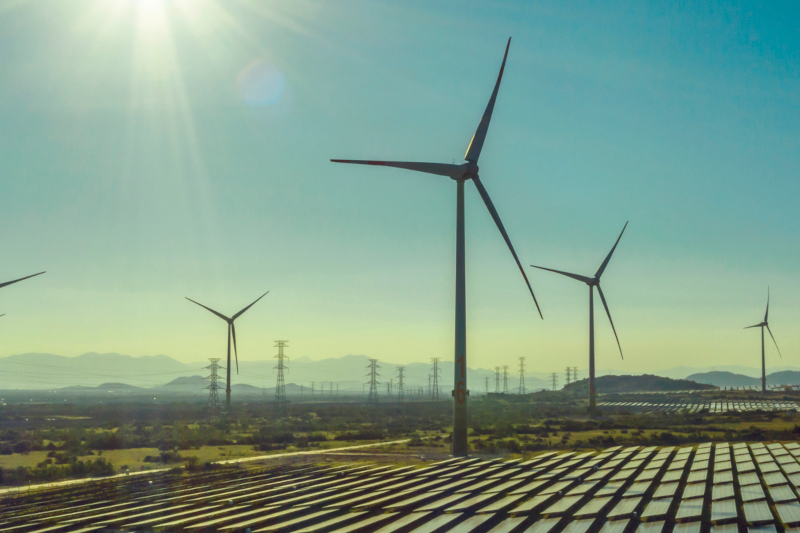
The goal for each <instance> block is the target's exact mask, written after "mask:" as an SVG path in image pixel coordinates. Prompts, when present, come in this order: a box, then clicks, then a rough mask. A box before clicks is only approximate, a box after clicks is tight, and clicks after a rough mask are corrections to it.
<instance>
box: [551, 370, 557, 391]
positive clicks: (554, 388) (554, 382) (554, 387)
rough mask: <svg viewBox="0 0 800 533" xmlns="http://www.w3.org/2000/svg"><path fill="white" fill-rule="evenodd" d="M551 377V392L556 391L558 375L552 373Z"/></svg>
mask: <svg viewBox="0 0 800 533" xmlns="http://www.w3.org/2000/svg"><path fill="white" fill-rule="evenodd" d="M552 376H553V390H556V387H557V386H558V374H556V373H555V372H553V374H552Z"/></svg>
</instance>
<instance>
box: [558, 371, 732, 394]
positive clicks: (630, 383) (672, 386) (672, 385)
mask: <svg viewBox="0 0 800 533" xmlns="http://www.w3.org/2000/svg"><path fill="white" fill-rule="evenodd" d="M594 383H595V385H594V386H595V390H596V392H597V393H598V394H608V393H614V392H645V391H646V392H664V391H681V390H714V389H717V388H718V387H715V386H714V385H704V384H701V383H697V382H695V381H690V380H688V379H670V378H663V377H661V376H653V375H651V374H644V375H641V376H601V377H599V378H596V379H595V381H594ZM588 388H589V380H588V379H582V380H580V381H576V382H575V383H570V384H569V385H567V386H565V387H564V389H563V390H564V391H565V392H569V393H576V394H585V393H586V389H588Z"/></svg>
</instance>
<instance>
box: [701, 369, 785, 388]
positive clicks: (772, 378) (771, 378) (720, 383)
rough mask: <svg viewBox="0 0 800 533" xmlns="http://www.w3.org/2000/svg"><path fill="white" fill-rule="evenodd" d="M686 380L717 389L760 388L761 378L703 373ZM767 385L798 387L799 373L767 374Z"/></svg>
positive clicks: (731, 373) (724, 373)
mask: <svg viewBox="0 0 800 533" xmlns="http://www.w3.org/2000/svg"><path fill="white" fill-rule="evenodd" d="M686 379H691V380H694V381H697V382H698V383H709V384H712V385H716V386H717V387H750V386H753V385H755V386H760V385H761V378H752V377H750V376H743V375H742V374H734V373H733V372H703V373H699V374H692V375H691V376H689V377H687V378H686ZM769 385H800V372H798V371H796V370H783V371H780V372H773V373H772V374H767V386H769Z"/></svg>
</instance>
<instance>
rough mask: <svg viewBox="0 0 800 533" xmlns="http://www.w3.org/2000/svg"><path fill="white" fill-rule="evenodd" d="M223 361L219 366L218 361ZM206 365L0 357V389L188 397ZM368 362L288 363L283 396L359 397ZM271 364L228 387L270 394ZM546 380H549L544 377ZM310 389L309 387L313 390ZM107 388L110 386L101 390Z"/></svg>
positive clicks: (386, 373) (386, 367)
mask: <svg viewBox="0 0 800 533" xmlns="http://www.w3.org/2000/svg"><path fill="white" fill-rule="evenodd" d="M221 362H223V361H221ZM208 364H209V363H208V361H198V362H195V363H189V364H186V363H181V362H179V361H176V360H175V359H172V358H171V357H168V356H165V355H156V356H140V357H133V356H130V355H122V354H117V353H107V354H98V353H86V354H83V355H79V356H77V357H65V356H61V355H54V354H43V353H28V354H19V355H12V356H8V357H1V358H0V389H3V390H13V389H17V390H51V389H61V388H64V387H98V386H101V385H102V386H104V387H106V385H108V384H110V383H115V384H117V385H114V386H111V387H110V388H112V389H113V388H115V387H116V388H119V387H120V386H134V387H142V388H154V387H155V388H159V389H164V390H165V391H167V392H169V391H172V392H190V391H194V390H201V391H202V390H203V389H204V388H205V387H207V386H208V381H206V380H204V379H203V378H202V377H201V376H207V375H208V374H209V371H208V370H207V369H205V367H207V366H208ZM368 366H369V358H368V357H367V356H365V355H346V356H343V357H338V358H328V359H322V360H319V361H313V360H311V359H310V358H308V357H299V358H297V359H295V360H291V359H290V360H289V361H288V362H287V370H286V373H285V380H286V386H287V394H293V393H294V392H290V391H295V390H297V393H298V394H299V393H300V392H301V391H302V392H303V393H305V394H310V393H311V388H312V386H313V387H314V390H315V392H317V393H319V392H320V391H324V393H328V394H329V393H330V391H331V386H332V387H333V390H334V391H335V390H337V387H338V390H339V391H340V392H350V393H353V392H363V391H365V389H366V383H367V379H368V378H367V376H366V374H367V372H368V368H367V367H368ZM379 366H380V368H379V370H378V372H379V377H378V382H379V391H380V392H381V393H385V392H386V391H387V386H388V385H387V383H389V382H390V381H391V383H392V386H393V390H396V388H397V385H398V381H399V378H398V371H397V366H398V365H395V364H392V363H388V362H383V361H381V362H379ZM403 366H404V368H405V371H404V380H403V381H404V387H405V389H406V393H408V394H412V393H414V392H416V391H418V390H419V389H423V390H424V391H427V388H428V381H429V378H428V376H429V375H431V374H432V373H433V365H432V364H431V363H411V364H408V365H403ZM274 367H275V361H274V360H268V361H239V373H238V374H237V373H236V369H235V367H234V368H233V369H232V378H231V381H232V383H233V388H236V386H237V385H249V386H252V387H254V388H257V389H258V390H260V391H262V393H263V387H267V389H268V394H269V390H270V389H272V391H273V394H274V386H275V379H276V374H275V372H276V371H275V369H274ZM225 375H226V371H225V370H224V369H221V370H220V378H221V386H222V388H223V389H224V387H225V386H224V380H225ZM452 376H453V362H452V361H445V360H443V361H441V362H440V363H439V378H440V381H439V387H440V390H441V394H442V396H444V397H449V395H450V389H451V388H452V381H453V377H452ZM548 377H549V376H548ZM467 378H468V383H469V388H470V390H471V391H473V394H483V393H484V392H485V391H486V384H487V378H488V385H489V391H491V392H494V391H495V386H496V381H495V372H494V371H493V370H489V369H482V368H479V369H472V368H470V369H468V372H467ZM563 382H564V376H563V375H561V374H559V383H563ZM312 384H313V385H312ZM499 386H500V390H501V391H502V390H503V375H502V371H501V375H500V380H499ZM106 388H109V387H106ZM543 388H550V382H549V379H548V381H543V380H542V379H538V378H537V377H536V375H533V374H528V375H526V377H525V389H526V392H532V391H535V390H540V389H543ZM508 389H509V392H511V393H516V392H517V391H518V390H519V377H518V375H517V374H515V373H514V368H513V367H511V368H509V373H508Z"/></svg>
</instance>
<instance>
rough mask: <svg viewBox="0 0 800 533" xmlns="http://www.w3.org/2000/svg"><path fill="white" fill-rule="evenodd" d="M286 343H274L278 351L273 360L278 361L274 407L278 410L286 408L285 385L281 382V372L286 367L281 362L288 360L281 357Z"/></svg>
mask: <svg viewBox="0 0 800 533" xmlns="http://www.w3.org/2000/svg"><path fill="white" fill-rule="evenodd" d="M288 342H289V341H275V347H276V348H277V349H278V355H276V356H275V359H277V360H278V366H276V367H275V368H276V369H277V370H278V382H277V384H276V385H275V407H277V408H279V409H284V408H286V385H285V383H284V381H283V370H284V369H285V368H286V366H285V365H284V364H283V360H284V359H288V357H287V356H285V355H283V349H284V348H285V347H286V345H287V343H288Z"/></svg>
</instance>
